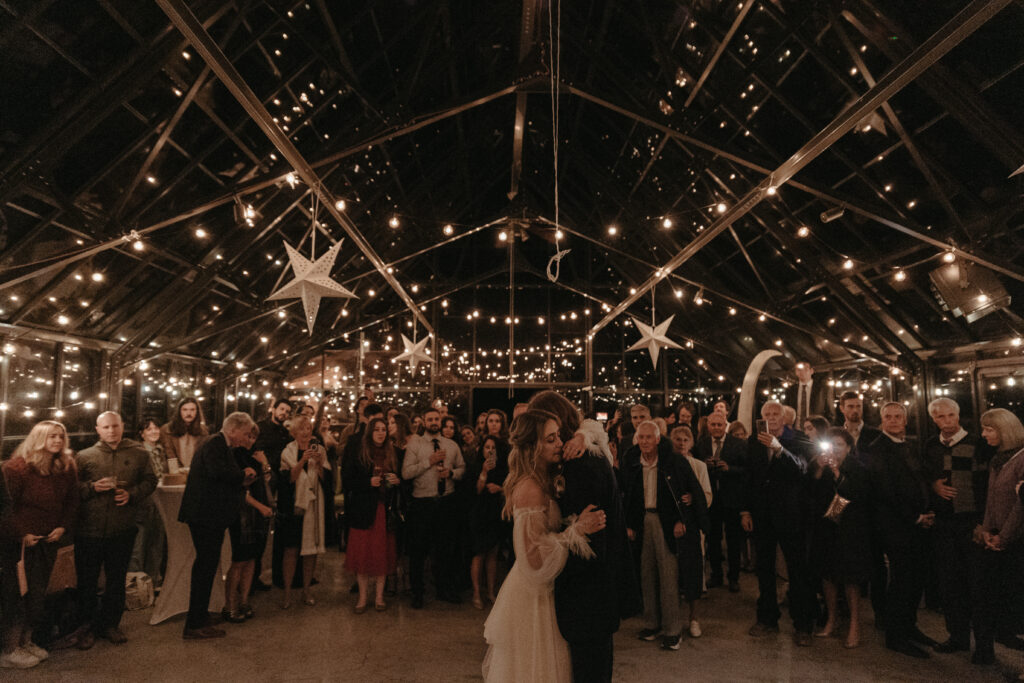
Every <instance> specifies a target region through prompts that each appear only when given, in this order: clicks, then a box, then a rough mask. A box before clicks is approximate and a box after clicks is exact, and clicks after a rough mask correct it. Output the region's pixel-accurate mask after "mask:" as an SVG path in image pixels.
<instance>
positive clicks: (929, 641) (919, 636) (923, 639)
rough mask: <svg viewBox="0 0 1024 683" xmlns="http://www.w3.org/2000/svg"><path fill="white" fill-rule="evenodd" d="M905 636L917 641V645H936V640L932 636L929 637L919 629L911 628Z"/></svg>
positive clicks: (914, 641)
mask: <svg viewBox="0 0 1024 683" xmlns="http://www.w3.org/2000/svg"><path fill="white" fill-rule="evenodd" d="M907 638H909V639H910V642H912V643H917V644H918V645H924V646H925V647H935V646H936V645H938V644H939V643H938V641H936V640H935V639H933V638H929V637H928V636H926V635H925V634H923V633H921V630H920V629H916V628H915V629H911V631H910V633H908V634H907Z"/></svg>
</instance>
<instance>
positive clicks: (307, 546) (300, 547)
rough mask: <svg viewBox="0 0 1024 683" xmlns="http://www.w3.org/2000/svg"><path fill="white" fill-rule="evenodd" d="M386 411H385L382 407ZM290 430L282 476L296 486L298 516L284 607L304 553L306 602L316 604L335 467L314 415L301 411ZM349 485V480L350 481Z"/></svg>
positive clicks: (286, 562)
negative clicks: (313, 588)
mask: <svg viewBox="0 0 1024 683" xmlns="http://www.w3.org/2000/svg"><path fill="white" fill-rule="evenodd" d="M382 412H383V411H382ZM288 432H289V433H290V434H291V435H292V438H293V439H294V441H292V442H291V443H289V444H288V445H287V446H285V448H284V450H283V451H281V477H282V478H283V479H286V480H287V481H288V482H289V483H290V484H291V485H292V486H293V487H294V490H295V497H294V501H295V506H294V509H293V515H294V517H295V518H296V519H297V520H298V521H297V523H295V524H294V525H293V528H291V529H289V534H290V535H289V537H288V538H287V539H286V540H285V546H284V557H283V561H282V565H283V567H282V569H283V573H284V603H283V604H282V605H281V607H282V608H283V609H288V608H289V607H291V605H292V580H293V578H294V577H295V570H296V568H297V565H298V561H299V557H300V556H301V557H302V602H303V603H305V604H306V605H315V604H316V600H315V599H314V598H313V596H312V595H311V594H310V591H309V587H310V584H311V583H312V582H313V575H314V574H315V573H316V562H317V557H318V556H320V555H323V554H324V553H325V552H327V546H326V538H327V535H326V529H325V526H326V520H325V514H326V509H327V505H326V502H325V501H324V498H325V494H324V479H325V478H326V477H325V474H324V472H325V471H326V470H330V469H331V464H330V463H329V462H328V461H327V451H326V450H325V449H324V447H323V446H321V445H320V444H319V443H314V442H313V422H312V419H311V418H309V417H307V416H305V415H299V416H298V417H296V418H293V419H292V420H291V422H289V424H288ZM346 486H347V484H346Z"/></svg>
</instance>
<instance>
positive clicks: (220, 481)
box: [178, 413, 257, 640]
mask: <svg viewBox="0 0 1024 683" xmlns="http://www.w3.org/2000/svg"><path fill="white" fill-rule="evenodd" d="M252 428H253V421H252V418H251V417H249V416H248V415H246V414H245V413H231V414H230V415H228V416H227V417H226V418H224V423H223V425H222V426H221V430H220V431H219V432H217V433H216V434H215V435H214V436H213V437H211V438H210V439H207V440H206V441H205V442H204V443H203V445H201V446H200V447H199V450H197V451H196V453H195V458H194V460H193V462H192V467H191V468H190V469H189V473H188V483H186V484H185V493H184V494H183V495H182V497H181V509H180V510H179V511H178V521H179V522H183V523H184V524H187V525H188V531H189V534H190V535H191V536H192V546H193V548H194V549H195V560H194V561H193V562H192V575H191V584H190V586H189V596H188V616H187V617H186V618H185V630H184V632H183V633H182V636H181V637H182V638H184V639H185V640H205V639H208V638H223V637H224V635H225V633H224V631H223V630H222V629H219V628H215V627H214V626H213V623H212V621H211V619H210V613H209V611H208V610H209V606H210V592H211V591H212V590H213V581H214V578H215V577H216V574H217V566H218V565H219V564H220V551H221V547H222V546H223V544H224V532H225V530H227V528H228V527H229V526H230V525H231V524H232V523H233V522H234V521H235V520H236V519H237V518H238V515H239V514H240V511H241V508H242V505H243V500H244V496H245V487H246V486H248V485H250V484H252V483H253V482H254V481H256V478H257V474H256V471H255V470H254V469H252V468H251V467H246V468H244V469H243V468H241V467H239V466H238V461H237V460H236V459H235V456H234V453H232V449H234V448H239V447H243V446H246V445H247V444H250V443H251V442H250V439H251V434H252Z"/></svg>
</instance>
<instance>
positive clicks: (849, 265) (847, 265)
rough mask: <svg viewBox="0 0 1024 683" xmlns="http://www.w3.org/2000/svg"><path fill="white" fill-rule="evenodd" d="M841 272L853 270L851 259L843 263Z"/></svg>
mask: <svg viewBox="0 0 1024 683" xmlns="http://www.w3.org/2000/svg"><path fill="white" fill-rule="evenodd" d="M843 270H853V259H846V260H845V261H843Z"/></svg>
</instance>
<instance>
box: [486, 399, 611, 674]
mask: <svg viewBox="0 0 1024 683" xmlns="http://www.w3.org/2000/svg"><path fill="white" fill-rule="evenodd" d="M558 430H559V422H558V418H557V417H555V415H553V414H552V413H549V412H547V411H544V410H528V411H526V412H525V413H523V414H522V415H520V416H519V417H517V418H516V419H515V421H514V422H513V423H512V434H511V442H512V454H511V455H510V456H509V475H508V478H507V479H506V480H505V486H504V488H505V495H506V502H505V509H504V510H503V511H502V514H503V516H504V517H505V518H506V519H507V518H510V517H511V518H512V520H513V530H512V537H513V542H514V545H515V551H516V561H515V564H514V565H512V569H511V571H510V572H509V574H508V577H506V579H505V582H504V584H502V586H501V591H500V592H499V593H498V598H497V600H495V602H494V608H493V609H492V610H491V614H490V616H489V617H488V618H487V622H486V623H485V624H484V639H485V640H486V641H487V643H488V646H489V647H488V648H487V655H486V656H485V657H484V663H483V674H484V680H485V681H497V682H504V681H510V682H514V681H534V682H537V683H540V682H542V681H553V682H556V683H559V682H562V681H564V682H566V683H568V682H569V681H571V680H572V670H571V667H570V664H569V649H568V646H567V645H566V643H565V640H564V639H563V638H562V635H561V633H559V631H558V624H557V623H556V621H555V602H554V595H553V587H554V582H555V578H556V577H557V576H558V574H559V573H560V572H561V571H562V568H563V567H564V566H565V561H566V558H567V557H568V554H569V552H570V551H571V552H574V553H576V554H577V555H580V556H582V557H587V558H589V557H592V556H593V552H592V551H591V550H590V544H589V541H588V540H587V536H586V535H587V534H592V533H594V532H597V531H600V530H601V529H603V528H604V525H605V515H604V512H602V511H600V510H596V509H594V506H593V505H588V506H587V508H586V509H585V510H584V511H583V512H582V513H581V514H580V516H579V518H577V519H571V520H569V525H568V527H567V528H566V529H565V530H560V529H561V527H562V520H561V517H560V516H559V513H558V505H557V504H556V503H555V501H554V495H555V490H554V475H553V473H552V471H553V470H554V469H555V467H556V466H557V464H558V462H559V460H560V459H561V455H562V441H561V439H559V438H558Z"/></svg>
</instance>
